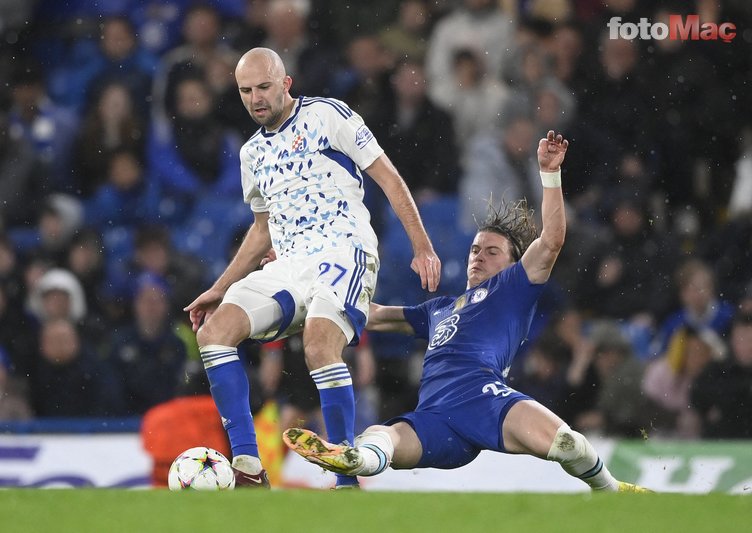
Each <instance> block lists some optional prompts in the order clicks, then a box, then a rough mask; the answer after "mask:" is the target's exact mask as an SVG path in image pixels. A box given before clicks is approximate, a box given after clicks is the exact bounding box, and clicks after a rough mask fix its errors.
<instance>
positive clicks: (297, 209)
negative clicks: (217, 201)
mask: <svg viewBox="0 0 752 533" xmlns="http://www.w3.org/2000/svg"><path fill="white" fill-rule="evenodd" d="M382 153H384V150H382V148H381V147H380V146H379V144H378V142H377V141H376V139H375V138H374V136H373V134H372V133H371V131H370V130H369V129H368V127H367V126H366V125H365V124H364V122H363V119H362V118H361V117H360V116H359V115H358V114H357V113H355V112H353V111H352V110H351V109H350V108H349V107H348V106H347V104H345V103H344V102H341V101H339V100H334V99H332V98H310V97H305V96H301V97H299V98H297V101H296V102H295V107H294V108H293V112H292V114H291V116H290V117H289V118H288V119H287V120H286V121H285V122H284V123H283V124H282V126H280V127H279V129H277V130H275V131H268V130H267V129H266V128H264V127H261V129H259V130H258V131H257V132H256V133H255V134H254V135H253V136H252V137H251V138H250V139H249V140H248V142H246V143H245V144H244V145H243V148H241V150H240V167H241V175H242V180H243V198H244V200H245V202H246V203H248V204H250V205H251V209H252V210H253V211H254V212H268V213H269V230H270V233H271V238H272V246H273V247H274V249H275V250H276V251H277V253H278V254H280V255H282V256H291V255H310V254H313V253H317V252H320V251H321V250H323V249H325V248H332V247H339V246H354V247H356V248H358V249H361V250H363V251H365V252H367V253H369V254H371V255H374V256H376V255H377V252H376V247H377V245H378V242H377V240H376V234H375V233H374V231H373V228H372V227H371V222H370V221H371V216H370V213H369V212H368V210H367V209H366V207H365V205H364V204H363V173H362V172H361V170H362V169H365V168H367V167H369V166H370V165H371V164H372V163H373V162H374V161H375V160H376V159H377V158H378V157H379V156H380V155H381V154H382Z"/></svg>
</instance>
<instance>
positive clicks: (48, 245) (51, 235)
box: [16, 194, 84, 265]
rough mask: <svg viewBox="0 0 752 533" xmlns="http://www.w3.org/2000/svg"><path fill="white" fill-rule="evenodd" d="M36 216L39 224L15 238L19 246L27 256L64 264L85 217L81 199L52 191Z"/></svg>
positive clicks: (21, 251) (55, 263)
mask: <svg viewBox="0 0 752 533" xmlns="http://www.w3.org/2000/svg"><path fill="white" fill-rule="evenodd" d="M37 217H38V218H37V224H36V228H29V229H30V231H26V232H24V233H23V234H22V235H20V236H19V240H16V246H17V249H18V250H19V252H20V253H21V254H22V255H24V256H32V255H35V256H38V257H40V258H44V259H46V260H48V261H49V262H51V263H52V264H54V265H62V264H64V262H65V254H66V252H67V249H68V246H69V244H70V242H71V239H72V238H73V235H75V233H76V231H77V230H78V229H79V228H80V227H81V225H82V224H83V221H84V211H83V206H82V205H81V202H80V201H79V200H78V199H77V198H76V197H74V196H70V195H67V194H52V195H50V196H48V197H46V198H45V199H44V201H43V202H42V205H41V207H40V210H39V213H38V215H37Z"/></svg>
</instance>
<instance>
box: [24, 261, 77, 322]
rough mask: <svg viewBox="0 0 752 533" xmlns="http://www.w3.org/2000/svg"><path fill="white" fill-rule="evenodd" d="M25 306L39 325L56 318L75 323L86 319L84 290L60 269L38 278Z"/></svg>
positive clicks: (67, 272)
mask: <svg viewBox="0 0 752 533" xmlns="http://www.w3.org/2000/svg"><path fill="white" fill-rule="evenodd" d="M27 305H28V310H29V312H30V313H31V314H32V316H33V317H34V318H36V320H37V321H38V322H39V323H40V324H43V323H44V322H47V321H49V320H52V319H56V318H64V319H66V320H70V321H71V322H73V323H77V322H80V321H81V320H83V319H84V318H85V317H86V297H85V295H84V289H83V287H82V286H81V283H80V282H79V281H78V280H77V279H76V277H75V276H74V275H73V274H71V273H70V271H68V270H64V269H62V268H53V269H51V270H48V271H47V272H45V273H44V274H43V275H42V277H41V278H39V281H38V282H37V283H36V285H35V286H34V287H33V289H32V291H31V293H30V294H29V299H28V302H27Z"/></svg>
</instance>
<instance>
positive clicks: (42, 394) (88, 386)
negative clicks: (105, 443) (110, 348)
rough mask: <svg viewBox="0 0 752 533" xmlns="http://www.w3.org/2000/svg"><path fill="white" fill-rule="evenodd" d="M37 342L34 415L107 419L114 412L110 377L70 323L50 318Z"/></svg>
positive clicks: (115, 402) (115, 401) (113, 392)
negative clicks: (38, 342)
mask: <svg viewBox="0 0 752 533" xmlns="http://www.w3.org/2000/svg"><path fill="white" fill-rule="evenodd" d="M39 339H40V347H39V359H38V361H37V371H36V374H35V377H34V379H33V380H32V399H33V406H34V411H35V413H36V415H37V416H40V417H62V416H65V417H81V416H106V415H110V416H111V415H113V414H115V413H117V412H118V402H119V398H118V397H117V396H116V394H115V392H116V389H115V388H114V387H113V384H114V382H113V376H112V374H111V372H110V370H109V368H108V367H107V366H106V364H105V363H104V362H102V361H99V360H98V359H97V358H95V357H94V356H93V355H92V354H91V352H89V350H88V349H87V348H86V346H85V344H84V343H83V342H82V339H81V336H80V334H79V332H78V330H77V329H76V327H75V325H74V324H73V322H71V321H70V320H68V319H66V318H53V319H50V320H48V321H46V322H45V323H44V324H43V325H42V328H41V332H40V337H39Z"/></svg>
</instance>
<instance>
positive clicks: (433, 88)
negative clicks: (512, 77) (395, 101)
mask: <svg viewBox="0 0 752 533" xmlns="http://www.w3.org/2000/svg"><path fill="white" fill-rule="evenodd" d="M514 31H515V21H514V19H513V15H511V14H507V13H505V12H503V11H502V10H501V8H500V7H499V3H498V2H496V1H495V0H463V1H462V4H461V5H460V6H459V7H457V8H455V9H454V10H453V11H452V12H451V13H449V14H448V15H446V16H444V17H443V18H441V19H440V20H439V21H438V22H437V23H436V25H435V26H434V28H433V30H432V32H431V38H430V41H429V44H428V54H427V56H426V72H427V73H428V87H429V94H430V95H431V97H432V98H433V99H434V100H436V101H437V102H445V101H447V100H449V99H451V96H449V97H447V96H446V95H447V94H449V95H451V93H452V92H453V86H454V79H453V75H452V66H453V61H452V60H453V58H454V55H455V53H456V52H457V51H458V50H465V49H471V50H475V51H476V53H477V54H478V56H479V57H482V58H484V65H483V71H484V72H487V73H488V76H489V77H491V78H492V79H497V80H501V79H502V78H501V73H502V72H503V71H504V70H505V69H506V67H507V65H508V63H509V61H510V59H511V57H512V53H513V51H514V50H515V41H514Z"/></svg>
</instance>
